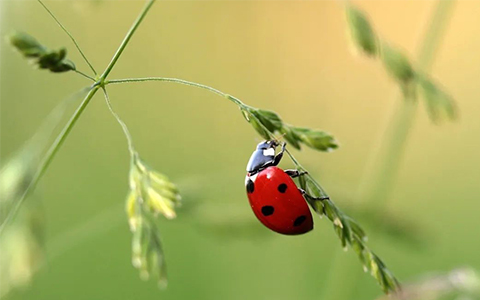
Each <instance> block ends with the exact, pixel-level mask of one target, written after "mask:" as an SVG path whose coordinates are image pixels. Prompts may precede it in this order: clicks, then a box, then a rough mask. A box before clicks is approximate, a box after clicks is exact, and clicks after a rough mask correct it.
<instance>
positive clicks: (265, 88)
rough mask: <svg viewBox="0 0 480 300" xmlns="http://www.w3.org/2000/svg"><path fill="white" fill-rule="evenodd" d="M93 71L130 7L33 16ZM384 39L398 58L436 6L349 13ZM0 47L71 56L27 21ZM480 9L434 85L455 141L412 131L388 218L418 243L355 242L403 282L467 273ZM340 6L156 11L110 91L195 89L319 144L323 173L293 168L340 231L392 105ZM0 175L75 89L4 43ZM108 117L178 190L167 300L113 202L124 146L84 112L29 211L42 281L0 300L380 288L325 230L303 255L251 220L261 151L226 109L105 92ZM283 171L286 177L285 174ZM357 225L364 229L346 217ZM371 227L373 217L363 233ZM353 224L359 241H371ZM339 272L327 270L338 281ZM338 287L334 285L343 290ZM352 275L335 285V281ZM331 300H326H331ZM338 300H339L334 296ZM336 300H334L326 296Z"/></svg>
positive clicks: (372, 5) (472, 9)
mask: <svg viewBox="0 0 480 300" xmlns="http://www.w3.org/2000/svg"><path fill="white" fill-rule="evenodd" d="M46 4H47V5H48V6H49V7H50V8H51V9H52V10H53V11H54V13H55V14H56V16H57V17H58V18H59V19H60V20H61V21H62V22H63V23H64V24H65V26H66V27H67V28H68V29H69V30H70V31H71V32H72V34H73V35H74V36H75V37H76V39H77V40H78V41H79V43H80V45H81V47H82V48H83V50H84V52H85V53H86V55H87V56H88V57H89V59H90V60H91V61H92V63H93V64H94V65H95V66H96V68H97V70H98V71H102V70H103V68H104V67H105V66H106V65H107V63H108V62H109V61H110V58H111V56H112V55H113V53H114V52H115V50H116V48H117V47H118V45H119V44H120V41H121V40H122V38H123V36H124V35H125V33H126V31H127V30H128V28H129V27H130V25H131V24H132V22H133V21H134V19H135V18H136V16H137V14H138V12H139V11H140V10H141V8H142V6H143V2H141V1H125V2H124V1H75V2H73V1H48V2H46ZM356 4H357V5H358V7H360V8H361V9H363V10H364V11H365V12H366V13H367V14H368V15H369V16H370V19H371V21H372V22H373V24H374V25H375V27H376V29H377V31H378V32H379V34H380V35H381V36H383V37H385V38H386V39H388V40H390V41H392V42H394V44H397V45H401V46H402V47H403V48H404V49H405V50H406V51H407V52H408V53H409V54H410V56H411V57H413V53H415V52H416V50H417V47H418V45H419V43H420V41H421V39H422V36H423V33H424V32H425V30H426V27H427V24H428V22H427V21H428V20H429V19H430V16H431V14H432V11H433V8H434V5H435V2H433V1H358V2H356ZM0 9H1V12H0V13H1V17H0V22H1V29H0V33H1V36H2V37H3V36H5V35H6V34H8V33H10V32H12V31H13V30H17V31H24V32H28V33H30V34H32V35H33V36H35V37H36V38H37V39H38V40H39V41H41V42H43V43H44V44H45V45H48V46H50V47H51V48H58V47H61V46H67V48H68V50H69V57H70V58H71V59H72V60H73V61H75V62H76V64H77V67H78V69H80V70H82V71H88V69H87V67H86V65H84V64H83V63H82V61H81V57H80V56H79V55H78V53H77V52H76V51H74V47H73V45H72V44H71V42H70V41H69V40H68V38H67V37H66V35H65V34H64V33H63V32H62V31H61V30H60V29H59V28H58V26H57V25H56V24H55V23H54V21H53V20H52V19H51V18H50V17H49V16H48V15H47V13H46V12H45V11H44V10H43V9H42V7H41V6H40V5H39V4H38V3H37V2H36V1H13V0H12V1H8V0H7V1H1V3H0ZM479 15H480V2H477V1H458V2H457V3H456V5H455V7H454V10H453V12H452V16H451V19H450V20H449V25H448V29H447V31H446V34H445V36H444V39H443V41H442V43H441V47H440V48H439V49H438V52H437V56H436V59H435V63H434V67H433V69H432V72H431V74H432V76H433V77H434V78H435V79H437V80H438V81H439V82H441V83H442V85H443V86H444V87H445V88H446V89H447V90H448V91H449V92H450V93H451V94H452V95H453V96H454V98H455V99H456V101H457V105H458V107H459V109H460V118H459V120H458V121H457V122H455V123H446V124H443V125H440V126H436V125H433V124H432V123H431V122H430V120H429V119H428V117H427V114H426V112H425V109H424V107H423V105H421V107H420V109H419V110H418V111H417V116H416V121H415V125H414V127H413V130H412V133H411V135H410V137H409V140H408V144H407V148H406V151H405V155H404V160H403V161H402V163H401V168H400V172H399V177H398V181H397V183H396V186H395V189H394V191H393V193H392V196H391V199H389V200H390V201H389V202H388V206H387V208H388V211H389V213H391V214H394V215H395V216H397V217H398V218H400V219H405V220H406V221H407V222H411V223H412V224H414V225H413V226H414V229H413V230H414V233H415V234H417V233H418V234H419V235H420V236H421V240H422V241H421V242H420V243H412V242H408V241H404V240H401V239H398V238H396V237H392V236H388V235H386V234H385V233H383V232H382V231H381V230H378V229H379V228H381V225H378V224H377V226H374V227H376V228H372V226H366V229H367V233H368V234H369V245H370V246H371V247H372V248H373V249H374V250H375V251H376V252H377V253H378V254H379V256H380V257H382V258H383V259H384V260H385V262H386V263H387V265H388V266H389V267H390V269H391V270H392V271H393V272H394V273H395V274H396V275H397V276H398V277H399V279H400V280H401V281H408V280H411V279H415V278H416V277H418V276H419V275H421V274H425V273H428V272H432V271H448V270H451V269H452V268H456V267H459V266H471V267H473V268H480V255H479V252H480V239H479V233H478V227H479V226H480V218H479V217H478V212H479V209H480V203H479V201H478V195H479V193H480V185H479V181H480V155H478V153H479V151H478V147H479V146H480V140H479V136H480V118H479V115H480V100H479V95H480V84H479V80H478V79H479V78H480V56H479V55H478V53H479V50H480V21H479V19H478V16H479ZM351 50H352V47H351V43H350V41H349V40H348V38H347V36H346V22H345V17H344V10H343V7H342V5H341V3H339V2H335V1H311V2H310V1H305V2H300V1H288V2H282V1H233V2H228V1H179V2H174V1H165V2H163V1H159V2H158V3H156V4H155V6H154V7H153V9H152V10H151V11H150V13H149V15H148V16H147V18H146V19H145V21H144V23H143V24H142V25H141V27H140V28H139V30H138V32H137V33H136V34H135V36H134V37H133V39H132V41H131V43H130V44H129V45H128V47H127V49H126V51H125V53H124V55H123V56H122V57H121V59H120V61H119V63H118V64H117V65H116V66H115V68H114V71H113V72H112V74H111V76H110V78H111V79H113V78H125V77H144V76H164V77H178V78H182V79H186V80H191V81H195V82H200V83H204V84H208V85H210V86H213V87H215V88H218V89H220V90H222V91H224V92H226V93H229V94H232V95H235V96H237V97H239V98H240V99H242V100H243V101H244V102H246V103H247V104H250V105H252V106H255V107H261V108H265V109H271V110H274V111H276V112H278V113H279V114H280V115H281V116H282V118H283V119H284V120H285V121H286V122H287V123H291V124H295V125H298V126H307V127H312V128H321V129H324V130H326V131H329V132H331V133H332V134H334V136H335V137H336V138H337V139H338V140H339V142H340V146H341V147H340V148H339V149H338V150H337V151H335V152H332V153H319V152H315V151H313V150H310V149H304V150H303V151H301V152H297V151H295V155H296V157H297V158H298V159H299V160H300V161H301V162H302V164H303V165H304V166H305V167H306V168H307V169H309V170H310V172H311V174H312V175H314V177H315V178H317V179H318V180H319V181H320V182H321V183H322V184H323V186H324V187H325V188H326V190H327V191H328V192H329V193H330V195H331V196H332V198H333V199H334V200H335V201H336V202H337V204H338V205H339V206H340V207H343V208H345V211H346V212H347V213H348V214H352V215H353V216H356V211H355V210H354V209H352V210H349V207H351V203H350V202H351V201H355V197H356V196H355V195H357V191H358V190H359V188H360V185H361V183H364V180H365V179H366V178H365V171H366V169H367V167H368V162H369V161H370V160H371V156H370V155H371V154H372V153H374V149H375V148H376V147H377V146H378V144H379V143H380V140H381V138H382V133H383V132H384V130H385V128H386V126H387V123H388V120H389V119H390V118H391V115H392V112H393V110H395V109H396V108H398V106H399V105H401V103H400V102H398V101H396V100H397V99H396V97H395V95H397V94H398V86H397V85H396V84H395V83H394V82H393V81H392V80H391V79H390V78H389V77H388V76H387V74H386V73H385V71H384V69H383V68H382V67H381V65H380V63H379V62H377V61H375V60H370V59H368V58H365V57H364V56H363V55H360V54H358V55H355V54H353V55H352V51H351ZM0 63H1V77H0V86H1V87H0V98H1V111H0V117H1V120H0V125H1V136H0V138H1V144H0V150H1V156H0V157H1V159H2V162H4V161H5V159H7V158H8V157H11V156H12V155H13V154H14V153H15V151H16V150H18V149H19V148H20V147H21V146H22V145H23V143H24V141H26V140H27V139H28V138H29V137H31V136H32V135H33V133H34V132H35V130H36V129H37V128H38V127H39V125H40V124H41V122H42V120H43V119H44V118H45V117H46V116H47V114H48V113H49V112H50V110H51V109H52V108H53V107H55V105H56V104H57V103H58V102H59V101H60V100H61V99H63V98H65V97H66V96H68V95H70V94H72V93H73V92H75V91H77V90H79V89H80V88H81V87H84V86H86V85H87V84H88V82H87V81H86V80H85V79H83V78H81V77H80V76H77V75H75V74H73V73H68V74H63V75H59V74H51V73H48V72H46V71H39V70H33V69H32V67H31V66H29V65H28V64H27V63H25V61H24V60H23V59H22V58H21V57H20V55H19V54H18V53H16V52H15V51H13V50H12V49H11V48H10V47H9V46H8V44H7V43H6V42H4V41H3V39H2V43H1V61H0ZM109 93H110V97H111V100H112V102H113V105H114V107H115V108H116V109H117V111H118V113H119V114H120V115H121V116H122V118H123V119H124V121H125V122H126V123H127V125H128V126H129V128H130V131H131V133H132V135H133V138H134V142H135V145H136V148H137V150H138V151H139V152H140V154H141V155H142V157H143V158H144V160H146V161H147V162H148V163H149V165H151V166H152V167H154V168H156V169H157V170H160V171H161V172H163V173H165V174H168V176H169V177H170V178H171V179H172V180H173V181H175V182H176V183H178V185H179V187H180V189H181V191H182V194H183V197H184V202H185V203H184V205H183V207H182V208H181V209H180V210H179V217H178V218H177V219H175V220H173V221H166V220H164V221H162V222H161V227H162V228H161V230H162V233H163V243H164V250H165V253H166V257H167V264H168V271H169V287H168V289H167V290H165V291H161V290H159V289H158V288H157V286H156V284H155V283H154V282H152V281H150V282H148V281H147V282H144V281H142V280H140V278H139V275H138V271H137V270H136V269H134V268H133V267H132V265H131V258H130V250H131V249H130V240H131V234H130V232H129V229H128V224H127V220H126V216H125V213H124V211H123V206H124V200H125V196H126V192H127V173H128V167H129V157H128V152H127V147H126V142H125V138H124V136H123V134H122V132H121V129H120V127H119V126H118V124H117V123H116V122H115V120H114V119H113V117H112V116H111V114H110V113H109V112H108V110H107V108H106V106H105V103H104V101H103V98H102V97H101V95H100V94H97V96H95V98H94V99H93V101H92V102H91V104H90V105H89V107H88V108H87V110H86V111H85V113H84V114H83V115H82V117H81V119H80V120H79V122H78V123H77V125H76V126H75V128H74V130H73V132H72V133H71V135H70V136H69V138H68V140H67V142H66V143H65V144H64V146H63V147H62V149H61V151H60V152H59V153H58V156H57V157H56V159H55V160H54V162H53V164H52V165H51V166H50V168H49V169H48V171H47V173H46V175H45V177H44V178H43V179H42V180H41V182H40V184H39V185H38V188H37V190H36V193H35V196H34V197H33V198H31V200H32V199H35V200H38V199H40V200H41V201H42V203H43V209H44V211H45V214H46V225H45V226H46V234H45V239H46V249H47V250H46V251H47V252H46V262H45V263H44V265H43V267H42V269H41V270H40V271H39V273H38V274H37V275H36V277H35V278H34V280H33V282H32V284H31V286H29V287H27V288H24V289H20V290H16V291H14V292H13V293H11V294H10V295H9V297H8V298H9V299H70V300H73V299H277V300H280V299H322V298H324V299H327V297H328V299H374V298H375V297H377V296H379V295H381V291H380V289H379V287H378V286H377V284H376V282H375V281H374V280H373V279H372V278H371V277H370V276H369V275H367V274H363V272H362V270H361V266H360V263H359V262H357V258H356V256H355V254H354V253H353V252H352V251H348V252H345V253H344V252H343V251H342V249H341V246H340V245H339V241H338V239H337V237H336V236H335V234H334V231H333V230H332V228H331V223H330V222H328V221H327V220H325V219H318V218H315V230H314V231H313V232H311V233H309V234H307V235H304V236H296V237H289V236H282V235H278V234H275V233H273V232H271V231H269V230H268V229H266V228H264V227H263V226H262V225H261V224H260V223H259V222H258V221H257V220H256V219H255V217H254V215H253V213H252V212H251V209H250V207H249V205H248V201H247V198H246V195H245V191H244V176H245V171H244V170H245V165H246V162H247V160H248V158H249V156H250V154H251V152H252V151H253V149H254V147H255V145H256V143H258V142H259V141H260V138H259V136H258V135H257V134H256V133H255V132H254V131H253V130H252V128H251V127H250V126H249V125H248V123H246V122H245V121H244V119H243V117H242V116H241V114H240V112H239V111H238V109H237V108H236V107H235V106H234V105H233V104H231V103H229V102H227V101H226V100H224V99H222V98H220V97H218V96H216V95H213V94H210V93H208V92H205V91H202V90H198V89H195V88H191V87H185V86H179V85H175V84H170V83H142V84H130V85H118V86H111V87H110V88H109ZM282 166H283V167H291V166H292V164H291V163H290V162H289V161H288V159H285V160H284V162H283V163H282ZM358 217H359V222H360V223H361V224H362V223H366V224H368V220H365V217H364V216H363V217H362V216H361V215H358ZM367 218H368V217H367ZM366 221H367V222H366ZM339 264H340V266H342V265H343V266H342V267H339ZM339 269H340V270H343V271H339ZM345 270H347V271H345ZM0 288H1V287H0ZM332 290H334V292H332ZM336 290H338V291H340V294H341V295H342V296H341V297H340V296H338V298H337V296H327V294H328V295H335V291H336ZM332 293H333V294H332Z"/></svg>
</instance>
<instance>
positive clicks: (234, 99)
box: [105, 77, 249, 108]
mask: <svg viewBox="0 0 480 300" xmlns="http://www.w3.org/2000/svg"><path fill="white" fill-rule="evenodd" d="M148 81H163V82H173V83H178V84H183V85H188V86H193V87H197V88H200V89H204V90H207V91H210V92H212V93H214V94H217V95H220V96H222V97H224V98H227V99H228V100H230V101H232V102H233V103H235V104H236V105H239V106H241V107H242V108H248V107H249V106H248V105H246V104H245V103H243V102H242V101H240V100H239V99H237V98H235V97H233V96H231V95H229V94H227V93H224V92H222V91H219V90H217V89H215V88H212V87H210V86H208V85H204V84H201V83H196V82H192V81H187V80H183V79H178V78H168V77H142V78H125V79H112V80H108V81H106V82H105V85H107V84H118V83H132V82H148Z"/></svg>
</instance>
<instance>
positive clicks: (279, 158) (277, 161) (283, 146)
mask: <svg viewBox="0 0 480 300" xmlns="http://www.w3.org/2000/svg"><path fill="white" fill-rule="evenodd" d="M286 146H287V143H285V142H284V143H283V144H282V150H280V152H278V154H277V155H275V159H274V161H273V165H274V166H276V165H278V164H279V163H280V161H281V160H282V157H283V152H285V147H286Z"/></svg>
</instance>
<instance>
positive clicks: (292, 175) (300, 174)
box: [285, 170, 308, 178]
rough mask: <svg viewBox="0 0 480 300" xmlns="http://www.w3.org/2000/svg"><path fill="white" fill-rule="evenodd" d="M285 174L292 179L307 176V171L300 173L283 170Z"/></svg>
mask: <svg viewBox="0 0 480 300" xmlns="http://www.w3.org/2000/svg"><path fill="white" fill-rule="evenodd" d="M285 173H287V175H288V176H290V177H292V178H295V177H299V176H302V175H306V174H308V172H307V171H302V172H300V171H298V170H285Z"/></svg>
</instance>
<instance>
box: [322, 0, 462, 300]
mask: <svg viewBox="0 0 480 300" xmlns="http://www.w3.org/2000/svg"><path fill="white" fill-rule="evenodd" d="M453 4H454V0H438V1H437V4H436V7H435V10H434V13H433V17H432V19H431V21H430V25H429V27H428V29H427V32H426V34H425V37H424V39H423V42H422V45H421V47H420V50H419V52H418V55H417V61H416V63H417V64H416V66H417V68H418V71H420V72H425V73H428V72H429V71H430V68H431V66H432V63H433V61H434V58H435V54H436V50H437V49H438V46H439V44H440V42H441V41H442V37H443V34H444V33H445V29H446V28H447V24H448V20H449V16H450V14H451V11H452V8H453ZM401 96H402V98H403V99H400V100H403V101H397V103H398V104H397V105H399V107H398V109H396V110H395V111H394V115H393V117H392V118H391V119H390V120H389V123H388V124H387V129H386V131H385V133H384V138H382V139H381V141H380V144H379V147H377V149H376V150H374V151H372V155H371V156H370V159H369V162H370V163H369V164H368V165H367V174H366V175H365V176H363V178H365V180H363V183H362V186H363V187H364V188H363V191H361V192H360V193H359V194H360V197H359V199H362V202H363V205H367V206H369V207H372V210H371V211H372V213H376V214H381V213H382V211H383V210H384V208H385V207H386V205H387V203H388V200H389V199H390V195H391V192H392V190H393V187H394V185H395V182H396V179H397V175H398V170H399V166H400V162H401V160H402V158H403V153H404V150H405V148H406V143H407V139H408V136H409V134H410V131H411V129H412V127H413V125H414V121H415V116H416V112H417V106H418V101H410V99H407V97H408V94H405V93H402V95H401ZM334 256H335V258H334V260H333V264H332V267H331V270H330V272H329V273H330V278H331V280H330V281H329V282H327V284H325V285H324V287H325V290H324V293H323V299H353V298H354V297H352V293H353V291H354V286H355V284H356V283H357V282H358V274H360V273H359V272H358V271H356V270H357V269H356V268H352V267H351V266H350V263H349V261H348V260H345V258H344V257H343V256H342V253H341V252H337V251H335V254H334ZM352 270H353V271H352ZM352 272H354V273H352ZM339 286H342V288H341V289H340V288H338V287H339Z"/></svg>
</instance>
